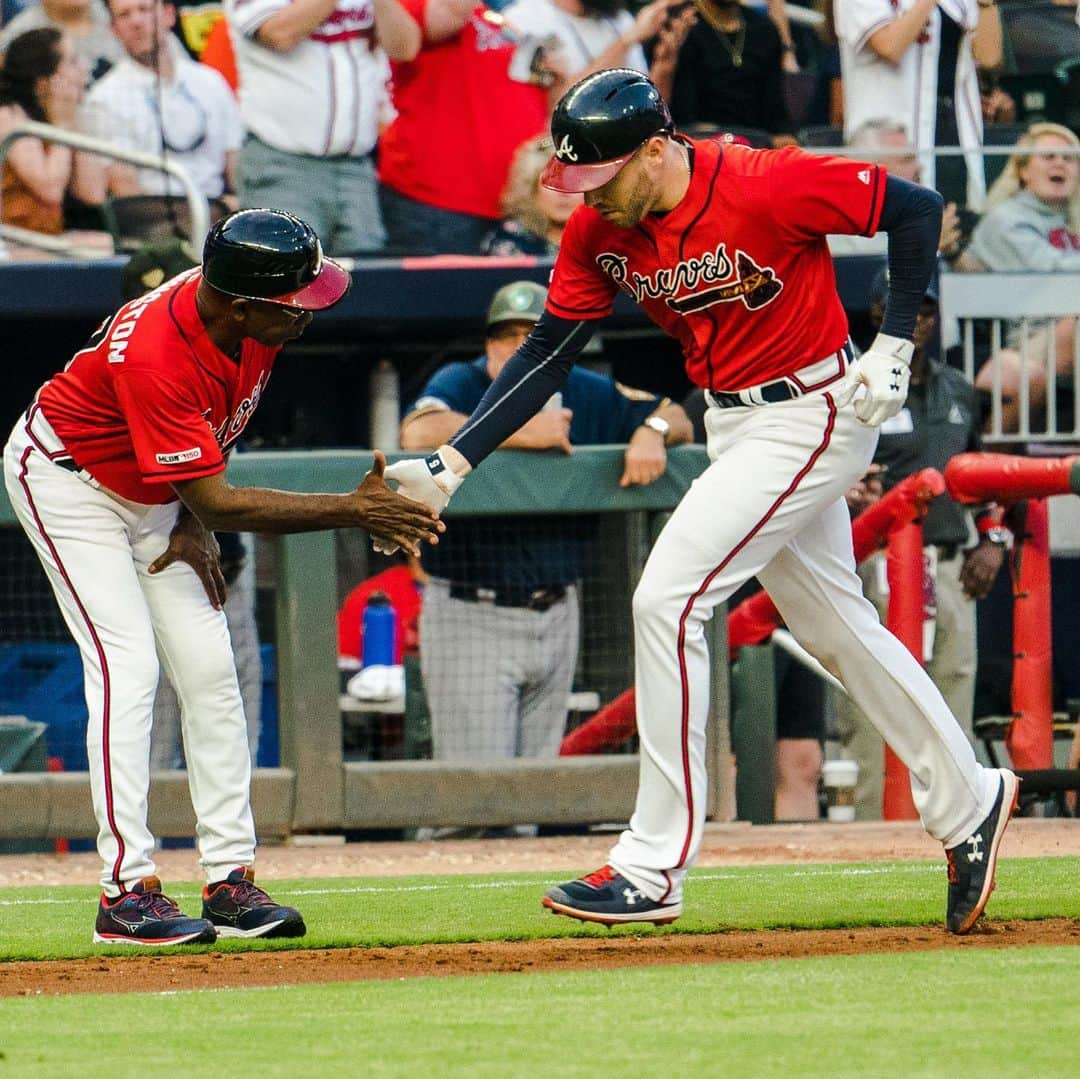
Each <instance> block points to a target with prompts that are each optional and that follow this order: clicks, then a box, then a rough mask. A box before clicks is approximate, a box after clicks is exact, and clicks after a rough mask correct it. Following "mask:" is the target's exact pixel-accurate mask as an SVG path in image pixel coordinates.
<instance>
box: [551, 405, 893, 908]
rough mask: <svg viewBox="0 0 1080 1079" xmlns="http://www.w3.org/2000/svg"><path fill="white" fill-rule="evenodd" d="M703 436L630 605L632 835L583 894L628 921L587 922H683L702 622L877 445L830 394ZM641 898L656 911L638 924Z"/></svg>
mask: <svg viewBox="0 0 1080 1079" xmlns="http://www.w3.org/2000/svg"><path fill="white" fill-rule="evenodd" d="M706 426H707V428H708V430H709V434H710V442H709V453H710V456H711V457H712V458H713V464H712V465H711V466H710V467H709V468H708V469H706V471H705V472H704V473H703V474H702V475H701V476H700V477H698V479H697V480H696V481H695V482H694V484H693V485H692V486H691V488H690V490H689V491H688V492H687V493H686V495H685V496H684V498H683V500H682V501H681V502H680V504H679V506H678V507H677V508H676V510H675V512H674V513H673V514H672V516H671V518H670V520H669V521H668V523H667V525H666V526H665V528H664V530H663V532H662V533H661V535H660V537H659V539H658V540H657V543H656V545H655V546H654V548H653V550H652V552H651V554H650V556H649V559H648V562H647V564H646V566H645V570H644V573H643V574H642V578H641V581H640V582H639V584H638V587H637V589H636V591H635V594H634V604H633V609H634V631H635V662H636V697H637V715H638V733H639V737H640V742H641V765H640V777H639V784H638V796H637V804H636V807H635V810H634V815H633V817H632V819H631V821H630V828H629V829H628V830H627V831H625V832H624V833H623V834H622V836H621V837H620V839H619V842H618V843H617V844H616V846H615V848H614V849H613V850H612V852H611V856H610V859H609V861H610V865H611V867H613V868H614V870H615V871H616V873H617V875H618V877H619V878H620V879H621V883H620V881H615V883H614V884H612V883H611V882H610V881H608V880H599V879H597V880H596V881H595V882H594V884H595V887H594V885H593V884H588V885H587V886H586V887H588V888H592V890H593V891H595V892H597V893H598V894H600V895H604V896H606V895H608V894H612V893H614V898H613V903H615V904H616V905H618V906H620V907H621V906H623V905H625V904H623V902H622V900H620V899H619V894H622V893H623V892H624V891H625V890H629V891H630V892H632V893H635V894H633V895H632V896H631V900H632V905H633V906H634V907H635V910H634V911H622V912H621V914H623V915H625V917H620V918H619V919H607V918H595V919H594V920H600V921H604V920H626V921H660V920H663V919H665V918H666V920H671V918H673V917H677V915H678V913H679V912H680V911H681V892H682V882H683V879H684V877H685V875H686V869H687V867H688V866H689V865H691V864H692V863H693V860H694V857H695V856H696V854H697V850H698V847H699V846H700V843H701V836H702V829H703V827H704V821H705V793H706V772H705V754H704V747H705V727H706V721H707V717H708V712H709V696H710V671H709V656H708V651H707V648H706V644H705V630H704V627H705V623H706V622H707V621H708V619H709V618H710V617H711V616H712V613H713V610H714V608H715V607H716V605H717V604H718V603H720V602H722V601H723V600H725V599H726V598H727V597H728V596H729V595H731V593H732V592H734V591H735V589H736V588H738V587H739V585H741V584H742V583H743V582H744V581H745V580H747V578H749V577H751V576H753V575H754V574H755V573H757V572H758V570H760V569H761V568H762V566H764V565H765V564H767V563H768V561H769V560H770V559H771V558H772V557H773V555H774V554H775V553H776V552H777V551H778V550H779V549H780V548H781V547H783V546H784V545H785V544H786V543H787V541H788V539H789V538H790V537H791V536H792V535H796V534H798V532H799V531H800V530H801V529H802V527H803V526H804V524H805V523H806V521H807V520H809V519H810V518H811V517H812V516H813V515H814V514H815V513H817V512H818V509H819V507H820V505H821V504H822V503H823V502H831V501H833V499H835V498H836V497H839V495H840V494H841V493H842V492H843V491H844V490H845V489H846V487H849V486H850V485H851V483H852V482H853V479H854V478H855V477H856V476H858V475H861V470H865V467H866V464H867V462H868V461H869V459H870V456H871V453H872V452H873V445H874V441H875V438H876V436H875V435H874V434H872V433H868V432H867V431H866V429H865V428H858V426H857V425H856V424H855V423H854V420H852V421H851V423H849V424H843V425H841V424H838V423H837V413H836V409H835V407H834V405H833V402H832V400H831V398H830V397H829V396H828V395H825V394H823V395H816V396H812V397H806V398H802V399H800V400H798V401H793V402H789V403H787V404H784V405H773V406H768V407H766V408H759V409H730V410H722V409H716V408H712V409H710V410H709V411H708V413H707V414H706ZM559 891H562V892H565V887H564V888H562V889H554V890H553V891H552V892H549V893H548V897H547V898H546V900H545V902H546V905H549V906H552V908H553V909H557V910H559V912H560V913H570V914H571V915H572V916H575V917H581V916H582V914H581V910H580V907H579V908H575V909H566V908H568V907H570V906H571V904H569V903H567V902H565V901H564V900H563V899H560V898H559V897H558V896H556V895H554V893H555V892H559ZM582 891H583V892H584V889H583V890H582ZM639 897H640V898H639ZM631 900H627V902H628V903H630V902H631ZM584 901H585V897H584V896H583V897H582V902H584ZM643 901H645V902H646V903H647V904H648V905H651V906H652V907H653V908H656V907H657V905H659V906H660V908H662V909H660V910H659V911H658V912H657V911H656V910H655V909H654V911H653V914H654V915H656V916H649V917H641V916H640V914H641V910H642V907H643V905H645V903H643ZM646 913H648V912H646Z"/></svg>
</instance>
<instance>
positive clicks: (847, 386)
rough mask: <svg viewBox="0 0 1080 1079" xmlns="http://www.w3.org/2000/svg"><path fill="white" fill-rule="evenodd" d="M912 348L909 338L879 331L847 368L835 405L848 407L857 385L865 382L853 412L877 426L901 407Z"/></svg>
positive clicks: (853, 398) (853, 397)
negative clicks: (864, 350)
mask: <svg viewBox="0 0 1080 1079" xmlns="http://www.w3.org/2000/svg"><path fill="white" fill-rule="evenodd" d="M914 351H915V346H914V345H913V344H912V343H911V342H910V341H905V340H904V338H902V337H890V336H889V335H888V334H884V333H879V334H878V335H877V337H875V338H874V343H873V344H872V345H871V346H870V350H869V351H868V352H864V353H863V354H862V356H860V357H859V361H858V362H857V363H853V364H852V365H851V366H850V367H849V368H848V372H847V375H846V376H845V378H844V382H843V386H842V388H841V390H840V392H839V393H838V394H837V395H836V404H837V407H838V408H845V407H847V406H848V405H849V404H851V402H852V401H853V400H855V395H856V393H858V391H859V387H860V386H865V387H866V393H865V394H864V396H862V397H860V398H859V400H857V401H855V415H856V417H857V418H858V420H859V422H860V423H862V424H864V425H865V426H867V427H880V426H881V424H883V423H884V422H885V421H886V420H887V419H889V417H890V416H895V415H896V414H897V413H898V412H899V411H900V409H902V408H903V407H904V402H905V401H906V400H907V392H908V382H909V381H910V379H911V357H912V354H913V353H914Z"/></svg>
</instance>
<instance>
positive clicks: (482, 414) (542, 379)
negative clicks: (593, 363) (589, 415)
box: [450, 311, 596, 467]
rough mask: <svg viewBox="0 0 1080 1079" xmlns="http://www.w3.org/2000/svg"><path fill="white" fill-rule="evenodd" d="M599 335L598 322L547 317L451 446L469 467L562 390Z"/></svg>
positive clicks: (507, 364) (549, 314) (537, 325)
mask: <svg viewBox="0 0 1080 1079" xmlns="http://www.w3.org/2000/svg"><path fill="white" fill-rule="evenodd" d="M595 329H596V323H595V321H592V322H586V321H581V320H578V319H565V318H559V317H558V316H556V315H553V314H551V312H550V311H545V312H544V313H543V315H541V316H540V321H539V322H537V324H536V328H535V329H534V330H533V332H532V333H531V334H529V336H528V338H527V340H526V341H525V343H524V344H523V345H522V346H521V348H519V349H518V350H517V352H515V353H514V355H513V356H511V357H510V359H509V360H508V361H507V363H506V366H505V367H504V368H503V369H502V370H501V371H500V372H499V377H498V378H497V379H495V381H494V382H493V383H492V384H491V386H490V387H489V388H488V391H487V393H485V394H484V396H483V399H482V400H481V401H480V404H478V405H477V406H476V408H475V410H474V411H473V414H472V415H471V416H470V417H469V418H468V420H466V422H465V425H464V426H463V427H462V428H461V430H460V431H458V433H457V434H456V435H454V437H453V438H452V439H451V440H450V445H451V446H453V447H454V449H456V450H457V451H458V452H459V453H461V454H462V455H463V456H464V457H465V460H467V461H468V462H469V464H471V465H473V466H474V467H475V466H476V465H478V464H479V463H480V462H481V461H482V460H483V459H484V458H485V457H486V456H487V455H488V454H489V453H491V451H492V450H494V449H496V448H497V447H498V446H500V445H502V443H503V442H505V441H506V440H507V439H508V438H509V437H510V436H511V435H512V434H513V433H514V432H515V431H516V430H517V429H518V428H519V427H520V426H521V425H522V424H523V423H525V422H526V421H527V420H531V419H532V418H533V416H535V415H536V413H537V412H539V411H540V409H542V408H543V407H544V405H545V404H546V402H547V400H548V398H550V397H551V395H552V394H553V393H555V392H556V391H557V390H561V389H562V386H563V383H564V382H565V381H566V379H567V376H568V375H569V374H570V369H571V368H572V367H573V366H574V360H575V359H576V357H577V356H578V355H579V354H580V352H581V350H582V349H583V348H584V347H585V345H586V344H587V343H588V340H589V338H590V337H591V336H592V335H593V332H594V331H595Z"/></svg>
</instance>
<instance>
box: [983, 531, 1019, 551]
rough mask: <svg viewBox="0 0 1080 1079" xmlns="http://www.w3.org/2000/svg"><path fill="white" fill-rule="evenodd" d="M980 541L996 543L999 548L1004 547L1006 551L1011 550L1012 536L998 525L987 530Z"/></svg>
mask: <svg viewBox="0 0 1080 1079" xmlns="http://www.w3.org/2000/svg"><path fill="white" fill-rule="evenodd" d="M980 538H981V539H984V540H989V542H990V543H996V544H997V545H998V546H999V547H1004V548H1005V550H1006V551H1008V550H1011V549H1012V545H1013V534H1012V533H1011V532H1010V531H1009V530H1008V529H1007V528H1003V527H1002V526H1000V525H997V526H995V527H994V528H988V529H986V531H985V532H983V533H982V534H981V537H980Z"/></svg>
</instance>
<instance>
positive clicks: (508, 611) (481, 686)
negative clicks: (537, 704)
mask: <svg viewBox="0 0 1080 1079" xmlns="http://www.w3.org/2000/svg"><path fill="white" fill-rule="evenodd" d="M528 613H530V612H523V611H517V610H515V609H514V608H512V607H495V606H494V605H493V604H490V603H473V602H470V601H469V600H463V599H455V598H454V597H452V596H451V595H450V589H449V584H448V583H447V582H446V581H443V580H440V579H437V578H433V579H432V580H430V581H429V582H428V583H427V585H426V586H425V588H424V605H423V608H422V609H421V612H420V669H421V672H422V674H423V678H424V692H425V693H426V695H427V701H428V708H429V710H430V712H431V745H432V755H433V757H434V758H435V759H436V760H441V761H469V762H475V761H483V760H489V761H491V760H507V759H509V758H511V757H513V756H514V754H515V752H516V749H517V726H518V706H519V692H518V687H519V686H520V684H521V682H522V681H523V680H524V660H525V658H526V656H525V651H526V649H527V640H526V639H525V637H524V636H523V635H524V634H527V627H525V628H523V627H522V625H520V624H519V623H520V621H521V619H520V617H519V616H521V615H523V614H528Z"/></svg>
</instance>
